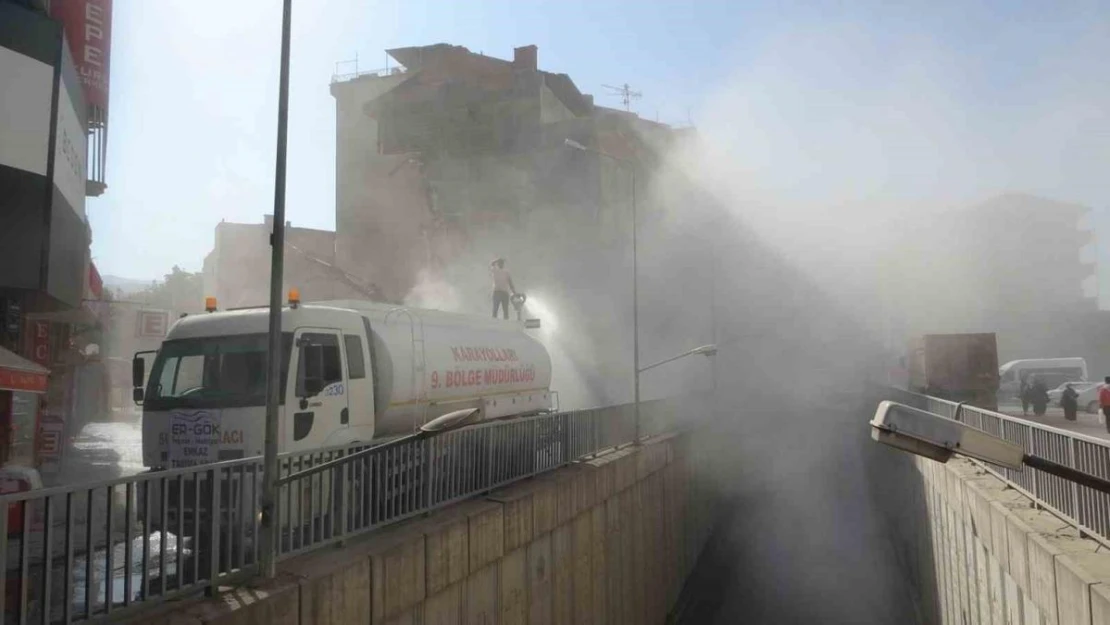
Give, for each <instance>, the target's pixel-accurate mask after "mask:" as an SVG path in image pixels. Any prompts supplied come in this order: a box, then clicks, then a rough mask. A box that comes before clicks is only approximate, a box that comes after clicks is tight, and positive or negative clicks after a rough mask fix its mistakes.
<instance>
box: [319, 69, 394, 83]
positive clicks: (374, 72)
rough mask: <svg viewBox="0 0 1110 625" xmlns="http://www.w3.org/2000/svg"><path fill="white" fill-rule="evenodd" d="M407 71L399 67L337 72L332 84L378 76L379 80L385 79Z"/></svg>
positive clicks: (333, 75) (333, 76)
mask: <svg viewBox="0 0 1110 625" xmlns="http://www.w3.org/2000/svg"><path fill="white" fill-rule="evenodd" d="M405 71H406V70H405V68H404V67H399V66H393V67H383V68H379V69H368V70H362V71H358V70H355V71H353V72H343V73H340V72H338V71H336V72H335V73H334V74H332V75H331V82H332V84H335V83H337V82H347V81H348V80H354V79H356V78H362V77H363V76H377V77H379V78H381V77H384V76H395V75H397V74H404V73H405Z"/></svg>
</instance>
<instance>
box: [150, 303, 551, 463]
mask: <svg viewBox="0 0 1110 625" xmlns="http://www.w3.org/2000/svg"><path fill="white" fill-rule="evenodd" d="M206 307H207V308H208V309H209V311H210V312H209V313H208V314H200V315H191V316H188V317H184V318H182V319H180V320H178V321H177V322H176V323H175V324H174V325H173V327H172V328H170V330H169V333H168V335H167V336H166V340H165V341H164V342H163V343H162V346H161V348H160V349H159V350H158V351H157V352H156V355H155V356H154V359H153V362H152V363H150V367H149V371H150V375H149V377H148V378H147V376H145V372H146V370H147V363H146V359H145V356H146V355H148V354H150V353H151V352H143V353H139V354H136V355H135V360H134V362H133V373H134V378H135V379H134V385H135V391H134V395H135V399H136V401H137V402H140V403H141V404H142V406H143V425H142V432H143V464H144V465H146V466H147V467H149V468H152V469H166V468H174V467H187V466H193V465H198V464H207V463H211V462H218V461H222V460H233V459H237V458H243V457H250V456H259V455H262V449H263V435H264V429H265V403H266V367H265V362H266V348H267V329H268V323H269V322H268V319H269V317H268V309H267V308H250V309H243V310H229V311H224V312H215V302H214V300H212V299H211V298H210V299H209V301H208V303H207V306H206ZM281 323H282V365H281V380H282V388H281V395H280V397H281V406H280V407H279V411H280V416H279V426H278V436H279V443H278V449H279V452H298V451H310V450H313V449H318V448H322V447H331V446H335V445H342V444H348V443H358V442H369V441H372V440H374V439H382V438H385V437H391V436H397V435H402V434H409V433H412V432H414V431H415V430H417V429H418V428H419V427H420V426H421V425H423V424H424V423H426V422H427V421H429V420H431V419H434V418H436V417H438V416H440V415H443V414H446V413H448V412H452V411H456V410H460V409H464V408H477V409H478V410H479V413H478V414H479V418H480V419H497V418H501V417H509V416H522V415H528V414H533V413H539V412H544V411H548V410H550V409H551V407H552V393H551V391H550V384H551V359H550V357H549V356H548V354H547V351H546V349H544V347H543V345H541V344H540V343H539V342H538V341H536V340H535V339H533V338H532V337H530V336H528V335H527V334H525V332H524V324H522V323H519V322H507V321H498V320H493V319H485V318H478V317H473V316H467V315H460V314H454V313H446V312H440V311H433V310H419V309H413V308H399V307H396V306H389V305H383V304H376V303H371V302H364V301H354V300H341V301H330V302H316V303H312V304H304V305H300V304H299V302H298V301H297V299H296V298H295V296H291V297H290V304H289V306H287V307H285V308H284V309H283V310H282V319H281ZM144 378H147V379H146V381H145V384H144Z"/></svg>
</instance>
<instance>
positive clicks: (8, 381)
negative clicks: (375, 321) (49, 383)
mask: <svg viewBox="0 0 1110 625" xmlns="http://www.w3.org/2000/svg"><path fill="white" fill-rule="evenodd" d="M0 389H4V390H8V391H30V392H32V393H45V392H46V374H45V373H33V372H30V371H18V370H16V369H4V368H3V367H0Z"/></svg>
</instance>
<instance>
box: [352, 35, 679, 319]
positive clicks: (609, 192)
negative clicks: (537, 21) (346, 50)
mask: <svg viewBox="0 0 1110 625" xmlns="http://www.w3.org/2000/svg"><path fill="white" fill-rule="evenodd" d="M388 53H389V55H390V56H391V57H392V58H393V59H395V60H396V61H397V62H398V63H399V64H400V67H396V68H393V69H390V70H383V71H375V72H365V73H361V74H358V73H356V74H355V75H351V76H346V77H342V78H341V79H340V78H337V80H335V81H334V82H333V83H332V86H331V92H332V95H333V96H334V97H335V100H336V231H337V237H336V260H337V262H338V263H339V264H340V265H341V266H343V267H344V268H346V269H348V270H349V271H352V272H354V273H356V274H358V275H362V276H364V277H365V278H366V279H367V281H369V282H373V283H375V284H377V285H379V286H380V287H381V288H382V290H383V292H384V293H385V294H386V296H388V297H390V298H392V299H404V298H405V297H406V296H407V295H408V294H409V293H410V292H411V291H412V290H413V288H414V287H416V286H417V281H418V279H419V274H420V273H421V272H422V271H433V272H440V271H445V270H448V268H449V265H450V264H451V263H453V262H455V259H456V258H457V257H458V256H459V255H460V253H462V252H464V251H465V250H468V249H471V248H472V247H473V246H474V245H475V240H474V235H475V234H476V233H479V232H484V233H488V232H490V231H502V230H504V231H512V232H514V233H516V234H514V235H512V236H511V237H504V238H511V239H512V240H516V241H519V240H521V237H520V233H523V232H528V231H530V230H536V229H546V230H547V231H546V233H544V234H540V236H542V237H547V238H550V237H558V236H559V235H561V234H563V233H571V232H575V233H577V232H579V231H580V227H588V228H589V229H590V231H591V232H592V233H593V234H594V235H596V237H597V240H604V239H606V238H610V239H611V238H613V237H617V236H620V235H621V234H623V233H626V232H627V224H622V223H620V221H621V219H622V216H620V215H618V216H616V217H614V216H611V215H607V214H606V213H607V211H606V209H607V208H612V207H624V206H626V205H627V203H628V195H629V181H628V180H629V175H628V172H627V171H621V169H622V168H621V165H620V164H619V163H617V162H613V161H611V160H609V159H599V158H596V157H594V158H587V157H589V156H593V155H584V154H581V153H576V152H575V151H574V150H572V149H569V148H568V147H567V145H566V140H567V139H571V140H573V141H575V142H577V143H579V144H582V145H585V146H589V147H591V148H594V149H597V150H600V151H603V152H606V153H608V154H611V155H613V156H616V157H618V158H626V159H637V160H638V161H640V162H641V163H642V164H643V165H647V166H650V164H651V161H652V160H653V159H654V158H656V156H657V154H658V153H659V149H660V148H661V147H662V146H665V145H666V144H667V143H669V142H670V141H672V140H673V138H674V136H675V132H674V131H673V130H672V129H671V128H670V127H669V126H667V125H664V124H658V123H655V122H650V121H647V120H643V119H641V118H639V117H638V116H636V115H635V114H631V113H628V112H625V111H619V110H615V109H611V108H606V107H602V106H598V105H596V104H595V103H594V100H593V97H592V96H590V95H587V94H584V93H582V92H581V91H580V90H579V89H578V87H577V86H576V85H575V84H574V82H573V81H572V80H571V79H570V77H568V76H567V75H566V74H556V73H552V72H546V71H542V70H540V69H539V67H538V51H537V49H536V47H535V46H523V47H520V48H516V49H515V50H514V52H513V58H512V60H503V59H498V58H493V57H489V56H485V55H482V54H477V53H474V52H471V51H469V50H467V49H466V48H464V47H462V46H454V45H448V44H436V45H430V46H419V47H409V48H398V49H394V50H389V51H388ZM618 212H620V211H618ZM623 212H627V210H626V209H625V210H624V211H623ZM626 217H627V216H626V215H625V216H624V218H626ZM486 252H487V254H486V255H488V256H490V257H491V258H492V257H493V256H498V255H507V253H505V251H504V250H494V249H489V250H486Z"/></svg>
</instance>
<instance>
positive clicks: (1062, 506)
mask: <svg viewBox="0 0 1110 625" xmlns="http://www.w3.org/2000/svg"><path fill="white" fill-rule="evenodd" d="M887 390H888V391H889V399H891V400H893V401H897V402H900V403H903V404H906V405H908V406H913V407H914V408H920V409H922V410H927V411H929V412H931V413H933V414H938V415H941V416H943V417H946V418H949V419H958V420H959V421H961V422H963V423H966V424H968V425H971V426H973V427H977V428H979V429H981V430H983V431H984V432H987V433H989V434H993V435H995V436H998V437H1001V438H1004V439H1006V440H1008V441H1011V442H1013V443H1017V444H1018V445H1021V446H1022V447H1023V448H1024V449H1025V453H1027V454H1032V455H1034V456H1039V457H1041V458H1045V459H1047V460H1051V461H1052V462H1056V463H1059V464H1062V465H1064V466H1067V467H1070V468H1073V469H1076V470H1079V471H1083V472H1085V473H1089V474H1091V475H1096V476H1099V477H1101V478H1103V479H1110V441H1106V440H1103V439H1099V438H1095V437H1092V436H1086V435H1083V434H1079V433H1076V432H1069V431H1067V430H1061V429H1059V428H1054V427H1050V426H1046V425H1041V424H1039V423H1035V422H1032V421H1028V420H1026V419H1021V418H1018V417H1011V416H1008V415H1004V414H1000V413H997V412H993V411H991V410H986V409H983V408H976V407H974V406H969V405H967V404H958V403H956V402H952V401H948V400H944V399H939V398H936V397H929V396H927V395H919V394H917V393H912V392H910V391H906V390H903V389H896V388H893V389H887ZM957 410H958V413H959V414H957ZM976 462H978V464H980V465H982V466H983V467H985V468H986V469H987V470H989V471H990V472H991V473H993V474H995V475H996V476H998V477H999V478H1001V479H1003V480H1005V481H1006V482H1007V483H1009V484H1010V485H1011V486H1013V487H1014V488H1016V489H1018V490H1019V491H1021V492H1023V493H1024V494H1025V495H1027V496H1028V497H1030V498H1031V499H1033V500H1034V501H1036V502H1037V503H1038V504H1039V505H1041V506H1042V507H1044V508H1045V509H1047V510H1049V511H1051V512H1052V513H1054V514H1056V515H1057V516H1059V517H1061V518H1062V519H1064V520H1066V521H1067V522H1069V523H1071V524H1073V525H1074V526H1076V527H1077V528H1078V529H1079V530H1080V531H1082V532H1083V533H1085V534H1088V535H1090V536H1091V537H1092V538H1095V539H1096V540H1099V541H1100V542H1102V543H1103V544H1106V545H1107V546H1110V495H1107V494H1106V493H1101V492H1098V491H1096V490H1093V489H1091V488H1088V487H1086V486H1082V485H1080V484H1077V483H1075V482H1073V481H1071V480H1066V479H1063V478H1061V477H1057V476H1055V475H1050V474H1048V473H1045V472H1043V471H1040V470H1038V469H1034V468H1031V467H1028V466H1027V467H1024V468H1023V469H1022V470H1013V469H1007V468H1004V467H999V466H997V465H992V464H990V463H986V462H979V461H976Z"/></svg>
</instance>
